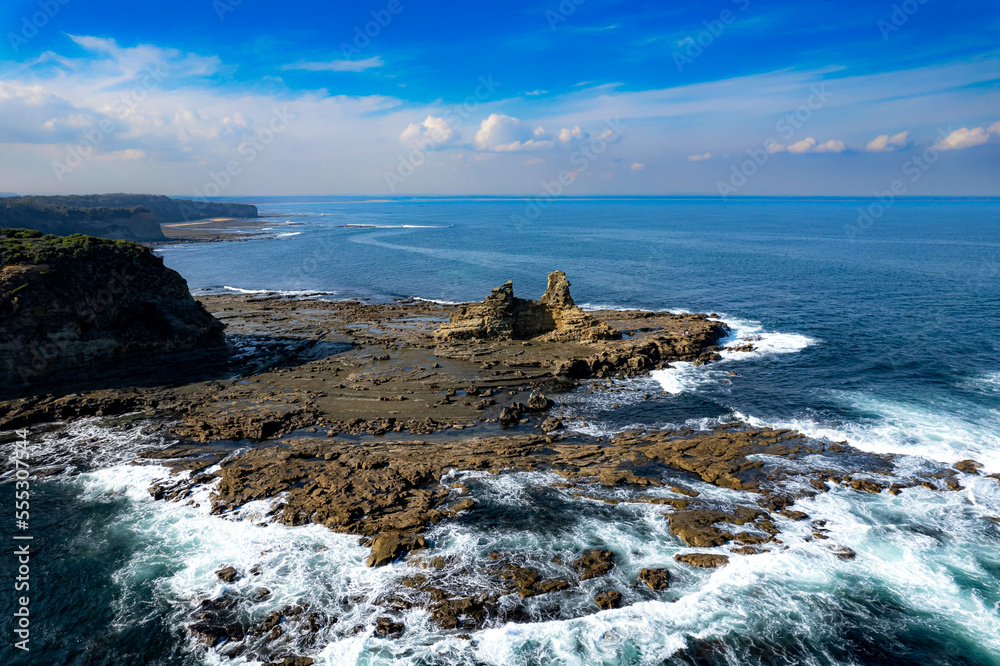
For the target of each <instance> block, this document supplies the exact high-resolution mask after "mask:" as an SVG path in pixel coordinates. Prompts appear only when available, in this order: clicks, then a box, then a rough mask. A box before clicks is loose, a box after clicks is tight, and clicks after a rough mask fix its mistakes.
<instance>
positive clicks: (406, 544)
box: [368, 534, 427, 567]
mask: <svg viewBox="0 0 1000 666" xmlns="http://www.w3.org/2000/svg"><path fill="white" fill-rule="evenodd" d="M423 548H427V540H426V539H424V537H422V536H408V535H403V534H379V535H378V536H377V537H375V538H374V539H373V540H372V542H371V549H372V554H371V555H370V556H369V557H368V566H370V567H381V566H384V565H386V564H389V563H390V562H392V561H394V560H396V559H398V558H400V557H402V556H404V555H406V554H407V553H409V552H410V551H414V550H421V549H423Z"/></svg>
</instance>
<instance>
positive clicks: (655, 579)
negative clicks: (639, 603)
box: [639, 569, 670, 592]
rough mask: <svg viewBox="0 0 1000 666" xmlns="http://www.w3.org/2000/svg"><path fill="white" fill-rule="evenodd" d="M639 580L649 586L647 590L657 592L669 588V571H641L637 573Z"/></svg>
mask: <svg viewBox="0 0 1000 666" xmlns="http://www.w3.org/2000/svg"><path fill="white" fill-rule="evenodd" d="M639 580H640V581H641V582H643V583H645V584H646V585H648V586H649V589H651V590H654V591H657V592H659V591H660V590H665V589H667V588H668V587H670V570H669V569H643V570H642V571H640V572H639Z"/></svg>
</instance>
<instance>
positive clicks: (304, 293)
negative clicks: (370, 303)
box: [197, 285, 337, 299]
mask: <svg viewBox="0 0 1000 666" xmlns="http://www.w3.org/2000/svg"><path fill="white" fill-rule="evenodd" d="M226 292H235V293H237V294H248V295H253V294H258V295H261V296H278V297H281V298H300V299H309V298H318V297H320V296H332V295H335V294H336V293H337V292H335V291H316V290H313V289H243V288H242V287H232V286H230V285H223V287H222V289H221V290H219V289H211V288H205V289H200V290H198V292H197V293H205V294H208V293H214V294H217V293H226Z"/></svg>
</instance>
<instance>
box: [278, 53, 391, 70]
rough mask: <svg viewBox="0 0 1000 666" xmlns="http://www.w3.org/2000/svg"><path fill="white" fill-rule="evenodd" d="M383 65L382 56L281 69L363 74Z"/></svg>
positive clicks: (295, 65)
mask: <svg viewBox="0 0 1000 666" xmlns="http://www.w3.org/2000/svg"><path fill="white" fill-rule="evenodd" d="M384 64H385V63H384V62H383V61H382V56H374V57H372V58H364V59H363V60H331V61H329V62H296V63H292V64H290V65H283V66H282V67H281V69H284V70H292V69H299V70H304V71H307V72H363V71H365V70H366V69H374V68H376V67H381V66H382V65H384Z"/></svg>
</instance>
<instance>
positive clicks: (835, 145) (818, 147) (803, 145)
mask: <svg viewBox="0 0 1000 666" xmlns="http://www.w3.org/2000/svg"><path fill="white" fill-rule="evenodd" d="M765 148H766V149H767V152H769V153H771V154H772V155H773V154H774V153H792V154H793V155H801V154H802V153H842V152H844V151H845V150H847V144H845V143H844V142H843V141H840V140H838V139H830V140H829V141H825V142H823V143H817V142H816V139H814V138H812V137H811V136H807V137H806V138H804V139H802V140H801V141H796V142H795V143H793V144H791V145H789V146H784V145H782V144H780V143H777V142H771V143H768V144H767V145H765Z"/></svg>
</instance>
